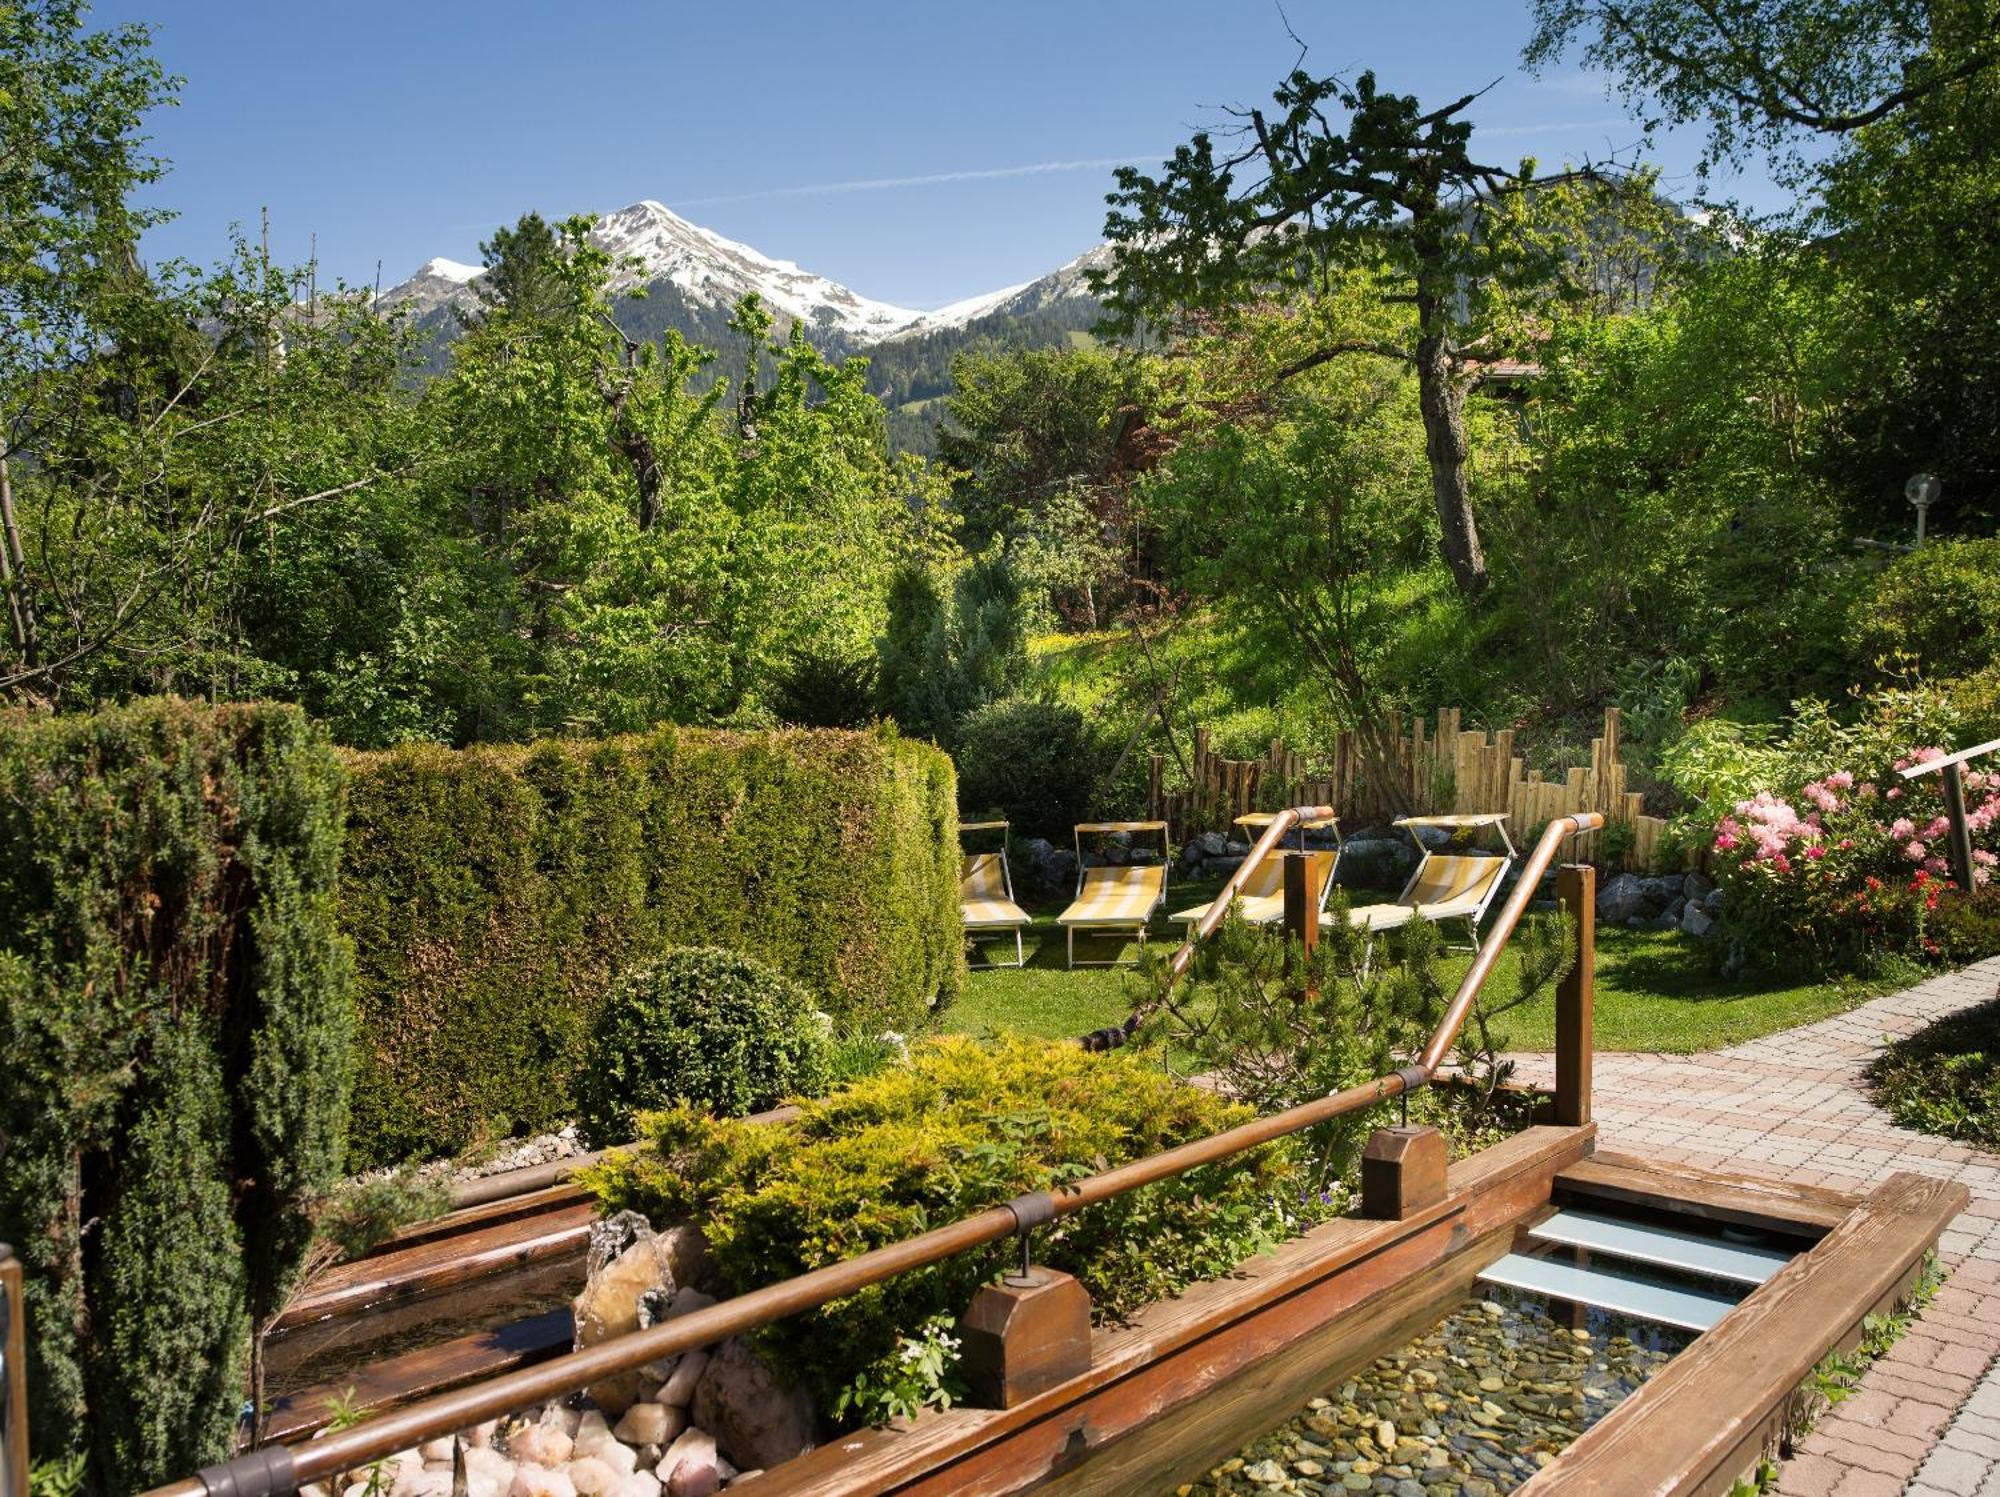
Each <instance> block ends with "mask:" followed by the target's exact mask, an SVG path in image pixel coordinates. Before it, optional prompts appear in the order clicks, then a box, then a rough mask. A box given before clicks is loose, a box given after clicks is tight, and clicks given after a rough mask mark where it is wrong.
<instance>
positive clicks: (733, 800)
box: [341, 729, 964, 1165]
mask: <svg viewBox="0 0 2000 1497" xmlns="http://www.w3.org/2000/svg"><path fill="white" fill-rule="evenodd" d="M349 767H350V771H351V777H352V791H351V799H350V812H349V834H348V851H347V856H346V860H345V862H344V864H343V867H342V876H341V917H342V925H343V928H344V929H345V930H346V931H347V932H348V934H349V935H351V936H352V937H353V939H354V943H355V951H356V965H357V980H356V998H357V1001H358V1004H359V1007H360V1012H361V1017H362V1040H361V1045H360V1055H359V1074H358V1076H357V1079H356V1089H355V1103H354V1122H353V1127H352V1132H351V1137H350V1158H351V1160H352V1161H353V1162H354V1163H355V1164H357V1165H360V1164H374V1163H380V1162H383V1161H387V1160H392V1159H397V1158H403V1157H407V1156H410V1155H413V1154H429V1153H439V1152H444V1151H448V1150H451V1149H455V1148H459V1147H462V1146H463V1145H464V1144H466V1143H467V1142H469V1141H470V1140H472V1139H473V1138H474V1137H476V1136H478V1135H479V1134H480V1133H481V1132H497V1133H505V1132H509V1131H533V1130H536V1129H540V1128H545V1127H549V1126H552V1125H555V1124H559V1123H562V1122H565V1121H567V1120H568V1119H570V1118H571V1117H573V1116H575V1115H576V1099H575V1094H574V1087H573V1083H574V1079H575V1076H576V1074H577V1070H578V1068H579V1066H580V1065H581V1064H582V1061H583V1056H584V1052H585V1047H586V1044H587V1042H588V1039H589V1035H590V1031H591V1026H592V1022H593V1020H594V1018H595V1016H596V1014H597V1012H598V1010H599V1008H600V1006H601V1005H602V1003H603V1001H604V998H605V995H606V994H607V993H608V992H609V990H610V988H611V986H612V984H613V983H614V982H615V981H616V980H617V978H618V977H619V976H620V974H621V973H623V972H624V971H625V970H626V969H628V968H629V967H632V966H635V965H637V964H639V963H641V962H644V961H648V960H651V959H652V958H654V957H657V956H659V955H660V954H661V953H662V952H664V951H666V950H668V949H669V948H671V947H676V946H687V945H695V946H722V947H728V948H730V949H732V950H735V951H739V952H742V953H744V954H746V955H749V956H753V957H756V958H758V959H760V960H762V961H764V962H767V963H769V964H770V965H771V966H772V967H774V968H776V969H777V970H778V971H779V972H780V973H782V974H784V975H785V976H787V977H789V978H791V979H792V980H793V981H795V982H797V983H798V984H799V985H800V986H801V987H803V988H804V989H805V991H806V992H807V994H808V995H809V996H810V997H811V998H812V1000H813V1001H814V1002H815V1003H816V1004H817V1005H818V1006H820V1007H821V1008H823V1009H825V1010H826V1011H827V1012H828V1013H829V1014H830V1015H831V1016H832V1017H833V1019H834V1021H835V1022H836V1024H839V1025H842V1026H852V1027H854V1028H857V1029H865V1030H868V1031H871V1032H872V1031H879V1030H881V1029H884V1028H894V1029H897V1030H905V1031H907V1030H912V1029H918V1028H921V1027H923V1025H924V1024H925V1022H926V1020H927V1019H928V1017H929V1016H930V1015H931V1014H932V1013H933V1012H934V1011H935V1010H937V1009H939V1008H941V1007H943V1006H944V1005H945V1004H947V1003H949V1002H950V1001H951V1000H952V999H953V998H954V997H955V996H956V995H957V992H958V987H959V984H960V982H961V981H962V980H963V973H964V956H963V950H962V939H961V933H960V928H959V916H958V850H957V819H956V817H957V813H956V810H955V785H954V782H953V776H952V768H951V761H950V760H949V759H948V758H946V757H945V755H943V754H942V753H940V752H939V751H938V750H936V749H934V748H931V747H929V746H928V745H925V744H920V743H915V742H911V741H909V740H905V739H900V738H897V737H894V736H893V735H887V734H881V733H874V732H818V731H787V732H768V733H729V732H702V731H693V730H676V729H663V730H661V731H659V732H657V733H652V734H646V735H641V736H634V737H627V738H613V739H606V740H603V741H600V742H576V741H560V740H551V741H545V742H542V743H539V744H535V745H533V746H532V747H527V748H517V747H495V748H474V749H465V750H458V751H453V750H450V749H445V748H440V747H437V746H434V745H421V746H414V747H410V748H404V749H397V750H393V751H390V752H387V753H380V754H360V755H355V756H353V758H352V759H351V760H350V765H349Z"/></svg>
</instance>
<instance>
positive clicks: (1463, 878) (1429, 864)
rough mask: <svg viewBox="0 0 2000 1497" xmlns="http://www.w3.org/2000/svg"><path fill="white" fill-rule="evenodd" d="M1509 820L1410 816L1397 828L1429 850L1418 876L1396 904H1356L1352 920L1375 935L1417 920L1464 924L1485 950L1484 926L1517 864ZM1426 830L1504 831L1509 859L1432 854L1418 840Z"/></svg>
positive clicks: (1494, 816)
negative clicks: (1503, 883)
mask: <svg viewBox="0 0 2000 1497" xmlns="http://www.w3.org/2000/svg"><path fill="white" fill-rule="evenodd" d="M1505 822H1506V817H1505V816H1504V815H1501V814H1499V813H1497V812H1496V813H1485V814H1478V815H1459V816H1407V817H1405V818H1403V819H1402V820H1401V821H1399V822H1397V823H1396V825H1398V826H1400V827H1405V828H1407V829H1408V830H1409V833H1410V836H1411V837H1412V838H1415V839H1416V840H1417V845H1418V847H1419V848H1422V849H1423V857H1422V858H1421V859H1420V860H1419V861H1418V863H1417V871H1416V872H1415V873H1413V874H1411V875H1410V881H1409V883H1407V884H1405V885H1404V886H1403V892H1402V893H1401V894H1398V895H1397V896H1396V898H1395V901H1394V902H1393V903H1391V904H1363V905H1356V906H1355V907H1354V908H1353V909H1351V910H1349V911H1348V912H1347V918H1348V919H1349V920H1350V921H1351V922H1352V923H1353V924H1355V925H1357V926H1359V927H1360V928H1361V929H1363V930H1365V931H1367V932H1368V934H1369V935H1371V936H1372V935H1374V934H1375V933H1376V932H1378V931H1384V930H1395V929H1397V928H1398V927H1400V926H1404V925H1408V924H1409V923H1410V922H1411V921H1412V920H1431V921H1436V922H1439V923H1442V922H1444V921H1446V920H1463V921H1465V924H1466V929H1467V930H1468V931H1469V932H1470V933H1471V936H1472V947H1471V949H1472V950H1473V951H1477V950H1479V922H1480V921H1481V920H1483V919H1484V918H1485V916H1486V911H1487V908H1488V906H1490V905H1491V904H1492V903H1493V899H1494V896H1495V895H1497V894H1498V893H1499V892H1500V881H1501V879H1502V878H1504V877H1505V876H1506V873H1507V870H1508V868H1509V867H1511V866H1512V865H1513V862H1514V844H1513V842H1512V841H1511V840H1510V839H1509V838H1508V836H1507V828H1506V826H1505ZM1425 826H1436V827H1445V828H1448V829H1453V830H1457V829H1471V828H1478V827H1494V828H1497V829H1498V830H1499V833H1500V840H1501V841H1502V842H1503V843H1505V844H1506V847H1507V855H1506V856H1505V857H1491V856H1487V855H1484V854H1476V853H1440V852H1432V851H1431V850H1430V849H1429V848H1425V847H1424V846H1423V842H1422V839H1420V838H1417V828H1418V827H1425Z"/></svg>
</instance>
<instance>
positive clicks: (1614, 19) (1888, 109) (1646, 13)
mask: <svg viewBox="0 0 2000 1497" xmlns="http://www.w3.org/2000/svg"><path fill="white" fill-rule="evenodd" d="M1534 9H1535V31H1534V35H1533V36H1532V37H1531V38H1530V39H1529V42H1528V47H1527V51H1526V60H1527V62H1528V65H1529V66H1530V67H1531V68H1542V67H1547V66H1549V65H1550V64H1552V63H1555V62H1556V61H1558V60H1560V59H1561V58H1562V57H1563V56H1564V55H1565V54H1566V53H1568V52H1569V51H1570V50H1571V49H1573V48H1574V49H1575V50H1576V51H1578V53H1579V54H1580V55H1581V58H1582V60H1583V62H1584V64H1585V65H1586V66H1588V67H1593V68H1597V69H1600V70H1602V71H1604V72H1607V73H1609V74H1611V75H1612V77H1613V80H1614V83H1615V86H1616V87H1617V89H1618V91H1619V92H1620V93H1621V94H1622V95H1623V96H1624V98H1625V99H1626V100H1627V102H1628V103H1630V104H1631V105H1632V106H1633V108H1634V109H1635V110H1636V111H1637V112H1639V113H1640V114H1641V116H1642V117H1643V118H1644V119H1645V122H1646V126H1647V128H1648V129H1649V130H1657V129H1659V128H1660V127H1661V126H1663V125H1694V126H1698V127H1701V128H1704V129H1706V130H1707V132H1708V143H1707V147H1706V151H1705V154H1704V156H1703V159H1702V165H1703V167H1704V169H1706V168H1708V167H1712V166H1713V165H1715V164H1716V163H1717V162H1720V161H1724V160H1729V159H1732V158H1734V157H1736V156H1738V155H1740V154H1742V153H1744V152H1746V151H1763V152H1767V153H1771V154H1779V153H1783V152H1787V151H1789V152H1790V154H1789V156H1788V157H1787V164H1788V167H1789V170H1790V172H1791V174H1792V175H1793V176H1794V177H1797V176H1800V175H1802V174H1803V173H1804V171H1805V168H1806V163H1805V160H1804V158H1803V157H1802V156H1801V155H1800V154H1798V143H1799V141H1800V138H1801V137H1808V138H1810V137H1819V138H1825V137H1829V136H1832V137H1840V136H1846V135H1851V134H1852V133H1853V132H1855V131H1857V130H1862V129H1865V128H1866V127H1867V126H1869V125H1873V124H1876V123H1877V122H1879V121H1883V120H1887V119H1890V118H1891V117H1892V116H1894V115H1896V114H1897V113H1898V112H1900V111H1903V110H1906V109H1908V108H1910V107H1912V106H1914V105H1917V104H1919V103H1921V102H1923V101H1925V100H1927V99H1930V98H1932V97H1933V96H1935V95H1937V94H1939V93H1940V92H1944V91H1950V90H1953V89H1955V88H1956V86H1958V85H1961V84H1965V83H1969V82H1971V81H1973V80H1975V79H1978V78H1979V77H1980V76H1981V75H1982V74H1986V73H1988V72H1990V71H1991V70H1992V69H1993V68H1994V67H1995V66H1996V65H2000V8H1996V6H1995V4H1994V0H1701V3H1699V4H1693V5H1690V4H1687V3H1685V0H1535V7H1534Z"/></svg>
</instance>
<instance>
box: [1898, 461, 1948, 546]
mask: <svg viewBox="0 0 2000 1497" xmlns="http://www.w3.org/2000/svg"><path fill="white" fill-rule="evenodd" d="M1942 487H1943V486H1942V485H1941V484H1939V482H1938V481H1937V476H1936V475H1935V474H1932V473H1916V474H1912V475H1911V477H1910V481H1909V482H1908V483H1906V484H1904V485H1903V497H1904V498H1905V499H1907V500H1909V501H1910V507H1911V508H1912V509H1914V510H1916V512H1917V544H1916V545H1915V546H1914V547H1913V548H1912V549H1913V550H1917V551H1921V550H1923V548H1924V521H1925V519H1926V518H1927V517H1928V516H1929V514H1930V508H1931V506H1932V505H1933V504H1935V503H1936V502H1937V496H1938V493H1939V491H1940V490H1941V488H1942Z"/></svg>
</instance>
